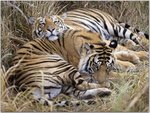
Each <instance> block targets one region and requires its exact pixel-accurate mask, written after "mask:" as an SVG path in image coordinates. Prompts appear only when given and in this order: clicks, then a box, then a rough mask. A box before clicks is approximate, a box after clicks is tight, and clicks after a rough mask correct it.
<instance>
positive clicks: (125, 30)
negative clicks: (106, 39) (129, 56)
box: [123, 28, 127, 38]
mask: <svg viewBox="0 0 150 113" xmlns="http://www.w3.org/2000/svg"><path fill="white" fill-rule="evenodd" d="M126 32H127V29H126V28H125V29H124V30H123V36H124V38H125V37H126V36H125V34H126Z"/></svg>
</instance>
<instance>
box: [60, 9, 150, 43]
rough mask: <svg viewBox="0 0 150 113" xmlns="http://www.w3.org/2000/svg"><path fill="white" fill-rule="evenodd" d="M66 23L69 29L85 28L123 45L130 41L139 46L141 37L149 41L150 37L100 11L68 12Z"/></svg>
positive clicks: (81, 10)
mask: <svg viewBox="0 0 150 113" xmlns="http://www.w3.org/2000/svg"><path fill="white" fill-rule="evenodd" d="M62 15H65V16H66V18H65V19H64V23H65V24H66V26H68V27H69V28H75V29H76V27H77V28H79V27H80V28H84V29H88V30H91V31H93V32H98V33H100V34H101V35H102V37H103V38H104V39H107V40H111V39H113V38H115V39H116V40H118V41H119V42H120V43H122V44H126V42H128V40H130V39H131V40H132V41H133V42H135V43H136V44H138V43H139V42H138V38H139V36H140V35H144V36H145V38H147V39H149V35H148V34H146V33H143V32H141V31H140V30H138V29H136V28H135V29H134V30H131V28H133V27H131V26H130V25H128V24H125V23H121V22H118V21H117V20H116V19H115V18H113V17H112V16H111V15H109V14H108V13H105V12H102V11H101V10H98V9H76V10H73V11H68V12H66V13H65V14H62Z"/></svg>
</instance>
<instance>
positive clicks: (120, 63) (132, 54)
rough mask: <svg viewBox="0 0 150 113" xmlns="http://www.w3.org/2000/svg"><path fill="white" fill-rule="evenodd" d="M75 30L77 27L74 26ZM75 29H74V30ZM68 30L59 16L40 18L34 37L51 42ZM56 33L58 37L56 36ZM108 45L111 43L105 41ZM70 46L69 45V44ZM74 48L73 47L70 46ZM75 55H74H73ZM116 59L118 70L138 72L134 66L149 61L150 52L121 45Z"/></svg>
mask: <svg viewBox="0 0 150 113" xmlns="http://www.w3.org/2000/svg"><path fill="white" fill-rule="evenodd" d="M73 27H74V29H75V28H76V26H73ZM72 29H73V28H72ZM76 29H83V30H85V29H84V28H83V27H81V26H78V28H76ZM65 30H66V25H65V22H64V21H63V19H62V18H60V16H58V15H55V16H54V15H53V16H51V17H44V18H42V17H40V18H37V20H36V21H35V22H34V24H33V35H36V36H37V37H38V38H48V39H49V40H52V39H54V38H53V37H55V39H58V35H60V34H61V33H63V32H64V31H65ZM56 31H59V32H57V35H54V34H55V32H56ZM104 41H105V42H106V43H107V44H109V43H110V41H107V40H104ZM68 45H69V44H68ZM69 46H70V47H72V46H73V45H69ZM72 54H73V53H72ZM113 54H114V56H115V57H116V59H118V60H116V65H115V66H116V69H119V70H120V69H121V70H123V71H126V70H136V66H135V65H134V64H138V63H140V60H143V59H144V60H145V59H148V52H146V51H138V52H136V51H132V50H129V49H127V48H125V47H123V46H121V45H118V47H117V48H116V49H115V52H114V53H113Z"/></svg>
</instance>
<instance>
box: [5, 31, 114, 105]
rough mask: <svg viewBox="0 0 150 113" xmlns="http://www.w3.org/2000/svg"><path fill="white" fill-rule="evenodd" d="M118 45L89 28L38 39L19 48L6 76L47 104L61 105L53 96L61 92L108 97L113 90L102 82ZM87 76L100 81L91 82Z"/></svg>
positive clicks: (87, 96) (18, 87) (110, 67)
mask: <svg viewBox="0 0 150 113" xmlns="http://www.w3.org/2000/svg"><path fill="white" fill-rule="evenodd" d="M93 37H94V38H93ZM70 45H73V46H70ZM116 47H117V41H115V40H113V41H111V42H110V43H109V45H108V44H106V43H105V42H103V41H102V40H101V38H100V35H99V34H98V33H93V32H91V31H85V30H72V29H69V30H66V31H65V32H63V33H62V34H60V35H59V38H58V39H57V40H55V41H49V40H48V39H46V38H36V39H34V40H32V41H29V42H28V43H26V44H25V45H23V46H22V47H21V48H20V49H19V50H17V52H16V55H15V57H14V58H13V66H12V67H11V68H10V69H9V70H8V71H7V72H6V75H5V79H6V81H7V82H8V86H11V85H15V86H16V87H17V89H18V90H19V91H24V90H29V91H31V93H32V96H33V98H34V99H35V100H36V101H38V102H39V103H42V104H44V105H59V103H54V102H53V101H52V99H53V98H55V97H57V96H59V95H60V94H61V93H63V94H66V95H68V96H74V97H76V98H77V99H90V98H93V97H95V96H99V97H103V96H108V95H110V94H111V90H110V89H108V88H106V87H104V86H102V85H101V83H103V82H105V81H106V78H107V77H108V75H109V71H111V69H112V68H113V65H114V62H115V59H114V56H113V55H112V52H113V51H114V50H115V48H116ZM72 58H76V60H72ZM84 75H86V76H89V77H91V78H92V79H93V80H96V81H95V82H88V81H87V80H86V78H85V76H84ZM62 103H64V104H65V103H67V102H62Z"/></svg>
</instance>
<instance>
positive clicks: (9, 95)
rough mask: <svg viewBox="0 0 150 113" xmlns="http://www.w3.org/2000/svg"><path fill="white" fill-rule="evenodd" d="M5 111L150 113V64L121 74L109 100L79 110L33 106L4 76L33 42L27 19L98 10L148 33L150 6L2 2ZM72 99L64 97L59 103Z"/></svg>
mask: <svg viewBox="0 0 150 113" xmlns="http://www.w3.org/2000/svg"><path fill="white" fill-rule="evenodd" d="M1 6H2V7H1V13H2V21H1V34H2V40H1V42H2V43H1V56H2V64H1V86H2V87H1V101H0V102H1V108H2V109H1V110H2V111H9V112H12V111H41V112H42V111H47V112H48V111H70V112H71V111H80V112H82V111H84V112H88V111H90V112H94V111H112V112H113V111H134V112H136V111H143V112H146V111H148V106H149V90H148V87H149V86H148V65H149V62H148V61H145V62H144V61H143V62H142V63H141V64H140V65H139V66H138V71H137V72H118V74H117V76H113V77H111V78H112V90H113V93H112V95H111V96H110V97H107V98H96V101H97V104H96V105H90V106H89V105H86V104H84V103H83V104H81V105H80V106H79V107H77V108H74V107H70V106H69V107H63V108H55V107H47V106H42V105H40V104H39V103H33V100H32V99H31V98H29V93H28V92H19V93H17V95H15V93H14V91H13V90H12V89H13V86H11V87H8V88H7V87H6V85H5V81H4V78H3V76H4V74H5V72H6V70H7V69H8V68H9V67H10V66H11V59H12V57H13V55H14V54H15V52H16V50H17V49H18V48H20V46H21V45H23V44H24V43H26V42H27V41H29V40H32V39H33V38H32V36H31V26H30V25H29V24H28V20H27V18H28V17H30V16H35V17H38V16H45V15H52V14H57V13H61V12H64V11H68V10H72V9H76V8H80V7H88V8H98V9H101V10H103V11H106V12H108V13H109V14H111V15H112V16H113V17H116V18H117V19H118V20H120V21H123V22H126V23H128V24H130V25H133V26H135V27H137V28H139V29H141V30H143V31H145V32H148V30H149V26H148V21H149V16H148V2H144V1H143V2H142V1H141V2H127V1H126V2H120V1H118V2H112V1H107V2H106V1H105V2H104V1H103V2H101V1H99V2H94V1H91V2H85V1H82V2H79V1H78V2H77V1H71V2H68V1H65V2H33V1H32V2H1ZM61 99H71V98H69V97H66V96H64V95H62V96H60V97H58V98H56V100H61Z"/></svg>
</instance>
